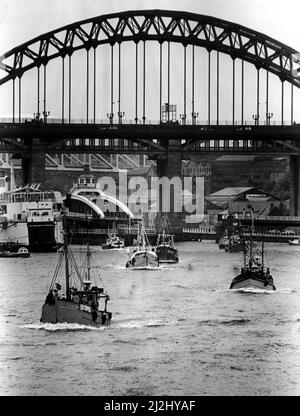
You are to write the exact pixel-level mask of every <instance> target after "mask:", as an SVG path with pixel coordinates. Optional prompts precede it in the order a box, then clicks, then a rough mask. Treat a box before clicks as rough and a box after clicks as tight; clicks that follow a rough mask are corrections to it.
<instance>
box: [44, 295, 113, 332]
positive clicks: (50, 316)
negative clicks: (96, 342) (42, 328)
mask: <svg viewBox="0 0 300 416" xmlns="http://www.w3.org/2000/svg"><path fill="white" fill-rule="evenodd" d="M97 314H98V316H97V318H96V319H93V315H92V312H91V310H90V308H89V307H88V306H86V305H82V304H80V303H74V302H71V301H67V300H61V299H57V300H56V301H55V303H54V304H52V305H49V304H47V303H45V304H44V305H43V307H42V316H41V322H43V323H44V324H45V323H51V324H56V323H69V324H75V323H76V324H79V325H86V326H93V327H101V326H107V325H109V324H110V322H111V316H112V314H111V312H105V311H97ZM94 318H95V317H94Z"/></svg>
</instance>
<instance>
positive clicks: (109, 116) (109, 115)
mask: <svg viewBox="0 0 300 416" xmlns="http://www.w3.org/2000/svg"><path fill="white" fill-rule="evenodd" d="M107 117H108V119H109V124H114V113H107Z"/></svg>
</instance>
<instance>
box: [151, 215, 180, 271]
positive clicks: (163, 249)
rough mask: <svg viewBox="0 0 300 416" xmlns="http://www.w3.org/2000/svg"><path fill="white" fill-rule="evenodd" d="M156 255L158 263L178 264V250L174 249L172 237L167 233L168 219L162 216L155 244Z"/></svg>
mask: <svg viewBox="0 0 300 416" xmlns="http://www.w3.org/2000/svg"><path fill="white" fill-rule="evenodd" d="M156 254H157V257H158V259H159V262H160V263H178V262H179V259H178V250H177V249H176V248H175V247H174V235H172V234H170V232H169V221H168V217H166V216H164V217H163V220H162V226H161V229H160V231H159V234H158V237H157V243H156Z"/></svg>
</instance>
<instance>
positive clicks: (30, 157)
mask: <svg viewBox="0 0 300 416" xmlns="http://www.w3.org/2000/svg"><path fill="white" fill-rule="evenodd" d="M30 143H31V144H30V152H29V154H27V155H26V156H23V157H22V176H23V183H24V184H25V185H26V184H32V183H40V184H41V185H44V183H45V180H46V166H45V150H44V146H43V145H42V143H41V141H40V139H38V138H33V139H31V142H30Z"/></svg>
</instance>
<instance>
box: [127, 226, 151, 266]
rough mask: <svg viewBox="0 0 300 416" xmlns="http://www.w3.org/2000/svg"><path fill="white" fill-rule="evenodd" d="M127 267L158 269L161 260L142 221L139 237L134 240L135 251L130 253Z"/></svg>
mask: <svg viewBox="0 0 300 416" xmlns="http://www.w3.org/2000/svg"><path fill="white" fill-rule="evenodd" d="M129 256H130V257H129V260H128V261H127V263H126V268H130V269H136V270H147V269H157V268H158V267H159V260H158V257H157V254H156V253H155V251H154V248H151V246H150V244H149V240H148V238H147V235H146V232H145V228H144V225H143V223H142V222H140V223H139V225H138V234H137V239H136V240H134V242H133V251H132V253H131V254H130V253H129Z"/></svg>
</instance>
